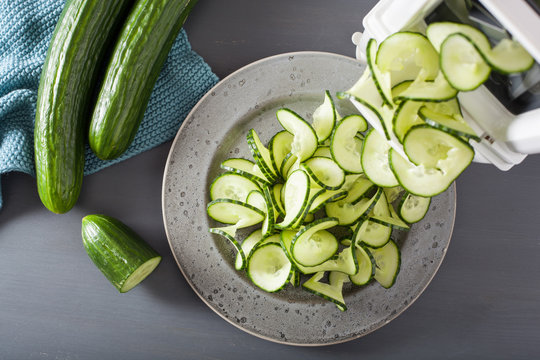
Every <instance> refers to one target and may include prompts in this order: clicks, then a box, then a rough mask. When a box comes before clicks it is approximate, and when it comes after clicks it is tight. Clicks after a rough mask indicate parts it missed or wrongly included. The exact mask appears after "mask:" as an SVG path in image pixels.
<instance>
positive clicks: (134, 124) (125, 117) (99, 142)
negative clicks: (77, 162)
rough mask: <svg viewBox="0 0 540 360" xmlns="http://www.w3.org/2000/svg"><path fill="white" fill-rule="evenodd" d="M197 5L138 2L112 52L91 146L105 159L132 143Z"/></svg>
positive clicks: (190, 1)
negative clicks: (169, 57)
mask: <svg viewBox="0 0 540 360" xmlns="http://www.w3.org/2000/svg"><path fill="white" fill-rule="evenodd" d="M196 2H197V0H138V1H137V2H136V4H135V7H134V8H133V9H132V11H131V13H130V15H129V17H128V19H127V21H126V23H125V25H124V27H123V28H122V30H121V33H120V36H119V39H118V41H117V43H116V46H115V48H114V50H113V54H112V57H111V59H110V63H109V65H108V67H107V70H106V73H105V78H104V81H103V83H102V87H101V90H100V92H99V95H98V99H97V102H96V106H95V108H94V113H93V116H92V120H91V123H90V130H89V135H88V141H89V143H90V147H91V148H92V150H93V151H94V153H95V154H96V155H97V156H98V157H99V158H101V159H104V160H110V159H115V158H117V157H118V156H120V155H121V154H123V153H124V152H125V151H126V149H127V148H128V147H129V145H130V144H131V143H132V141H133V139H134V137H135V134H136V133H137V130H138V129H139V125H140V123H141V121H142V119H143V116H144V112H145V110H146V106H147V104H148V101H149V99H150V94H151V93H152V89H153V87H154V85H155V82H156V81H157V78H158V76H159V74H160V71H161V68H162V66H163V64H164V63H165V60H166V59H167V56H168V53H169V51H170V49H171V47H172V45H173V43H174V40H175V39H176V37H177V36H178V33H179V32H180V30H181V29H182V26H183V24H184V22H185V20H186V18H187V16H188V14H189V12H190V11H191V8H192V7H193V6H194V5H195V3H196Z"/></svg>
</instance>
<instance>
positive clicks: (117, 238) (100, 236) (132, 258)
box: [81, 215, 161, 293]
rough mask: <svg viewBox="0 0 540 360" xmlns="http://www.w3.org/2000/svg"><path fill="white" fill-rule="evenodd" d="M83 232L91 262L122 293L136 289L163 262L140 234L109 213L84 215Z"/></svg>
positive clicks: (83, 239) (84, 242)
mask: <svg viewBox="0 0 540 360" xmlns="http://www.w3.org/2000/svg"><path fill="white" fill-rule="evenodd" d="M81 235H82V241H83V245H84V248H85V250H86V253H87V254H88V256H89V257H90V259H91V260H92V262H93V263H94V264H95V265H96V266H97V268H98V269H99V270H100V271H101V272H102V273H103V275H105V277H106V278H107V279H108V280H109V281H110V282H111V284H112V285H113V286H114V287H115V288H116V289H117V290H118V291H120V292H121V293H124V292H127V291H129V290H131V289H132V288H134V287H135V286H136V285H137V284H139V283H140V282H141V281H143V280H144V279H145V278H146V277H147V276H148V275H150V273H152V271H154V269H155V268H156V267H157V266H158V265H159V263H160V262H161V256H160V255H159V254H158V253H157V252H156V251H155V250H154V249H152V247H151V246H150V245H148V244H147V243H146V242H145V241H144V240H143V239H142V238H141V237H140V236H139V235H138V234H136V233H135V232H134V231H133V230H132V229H131V228H129V227H128V226H127V225H125V224H124V223H122V222H120V221H119V220H117V219H115V218H112V217H110V216H106V215H87V216H85V217H84V218H83V219H82V227H81Z"/></svg>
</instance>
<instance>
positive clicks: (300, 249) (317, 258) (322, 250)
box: [291, 218, 339, 266]
mask: <svg viewBox="0 0 540 360" xmlns="http://www.w3.org/2000/svg"><path fill="white" fill-rule="evenodd" d="M337 224H338V220H337V219H335V218H323V219H319V220H317V221H315V222H313V223H311V224H309V225H307V226H305V227H304V228H302V229H301V230H300V231H298V232H297V233H296V235H295V236H294V238H293V240H292V243H291V255H292V256H293V258H294V260H295V261H296V262H297V263H299V264H300V265H303V266H315V265H319V264H322V263H323V262H325V261H326V260H328V259H330V258H331V257H332V256H334V255H335V254H336V252H337V250H338V246H339V244H338V241H337V239H336V237H335V236H334V235H332V234H331V233H329V232H328V231H325V230H326V229H330V228H332V227H334V226H336V225H337Z"/></svg>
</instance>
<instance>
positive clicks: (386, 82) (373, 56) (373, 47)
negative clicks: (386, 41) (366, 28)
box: [366, 39, 394, 108]
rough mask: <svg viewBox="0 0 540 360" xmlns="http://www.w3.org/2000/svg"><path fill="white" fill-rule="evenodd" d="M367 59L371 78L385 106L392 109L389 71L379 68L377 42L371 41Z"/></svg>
mask: <svg viewBox="0 0 540 360" xmlns="http://www.w3.org/2000/svg"><path fill="white" fill-rule="evenodd" d="M366 58H367V64H368V68H369V71H370V72H371V77H372V78H373V82H374V83H375V87H376V88H377V91H378V92H379V94H380V95H381V98H382V100H383V104H385V105H387V106H388V107H389V108H392V107H393V106H394V105H393V103H392V84H391V79H390V72H389V71H384V72H383V71H381V70H380V69H379V67H378V66H377V40H375V39H369V41H368V44H367V48H366Z"/></svg>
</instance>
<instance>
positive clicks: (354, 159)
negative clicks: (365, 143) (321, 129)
mask: <svg viewBox="0 0 540 360" xmlns="http://www.w3.org/2000/svg"><path fill="white" fill-rule="evenodd" d="M367 127H368V125H367V122H366V120H365V119H364V118H363V117H362V116H360V115H350V116H346V117H344V118H343V119H341V121H340V122H339V123H338V124H337V125H336V127H335V129H334V132H333V133H332V138H331V140H330V152H331V154H332V158H333V159H334V161H335V162H336V164H338V165H339V166H340V167H341V168H342V169H343V170H345V171H347V172H350V173H361V172H362V171H363V170H362V164H361V162H360V157H361V148H362V140H359V139H358V138H357V137H356V134H357V133H358V132H361V131H366V130H367Z"/></svg>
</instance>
